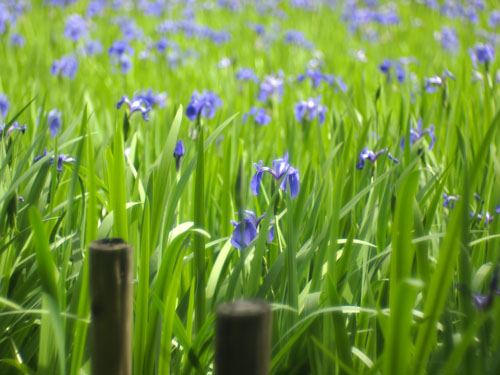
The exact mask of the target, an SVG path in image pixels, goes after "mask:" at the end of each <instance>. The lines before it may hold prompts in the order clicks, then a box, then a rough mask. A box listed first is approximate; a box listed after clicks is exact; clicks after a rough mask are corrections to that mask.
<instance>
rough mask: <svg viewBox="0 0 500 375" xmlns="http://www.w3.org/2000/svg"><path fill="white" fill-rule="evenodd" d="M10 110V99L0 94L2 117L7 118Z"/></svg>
mask: <svg viewBox="0 0 500 375" xmlns="http://www.w3.org/2000/svg"><path fill="white" fill-rule="evenodd" d="M9 108H10V103H9V99H7V95H5V94H3V93H1V94H0V113H1V114H2V117H3V118H5V116H7V113H8V112H9Z"/></svg>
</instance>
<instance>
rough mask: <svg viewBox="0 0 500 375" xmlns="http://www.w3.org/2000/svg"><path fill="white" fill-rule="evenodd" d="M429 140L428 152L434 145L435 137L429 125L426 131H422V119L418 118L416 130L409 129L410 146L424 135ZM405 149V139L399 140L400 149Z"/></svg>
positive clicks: (432, 128)
mask: <svg viewBox="0 0 500 375" xmlns="http://www.w3.org/2000/svg"><path fill="white" fill-rule="evenodd" d="M426 134H427V135H428V136H429V137H430V138H431V143H430V145H429V150H432V148H433V147H434V143H435V142H436V135H435V134H434V125H430V126H429V127H428V128H427V129H422V119H421V118H419V119H418V122H417V128H410V146H411V145H413V144H414V143H415V142H416V141H418V140H419V139H421V138H423V137H424V136H425V135H426ZM404 148H405V137H403V139H402V140H401V149H404Z"/></svg>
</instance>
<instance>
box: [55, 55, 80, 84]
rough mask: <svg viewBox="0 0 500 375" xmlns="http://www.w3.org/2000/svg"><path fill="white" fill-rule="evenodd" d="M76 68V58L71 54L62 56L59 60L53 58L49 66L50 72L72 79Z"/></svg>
mask: <svg viewBox="0 0 500 375" xmlns="http://www.w3.org/2000/svg"><path fill="white" fill-rule="evenodd" d="M77 69H78V60H77V59H76V57H75V56H73V55H66V56H62V57H61V58H60V59H59V60H54V61H53V62H52V66H51V67H50V73H51V74H52V75H54V76H57V75H61V77H64V78H69V79H73V78H75V75H76V71H77Z"/></svg>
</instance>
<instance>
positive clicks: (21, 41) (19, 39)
mask: <svg viewBox="0 0 500 375" xmlns="http://www.w3.org/2000/svg"><path fill="white" fill-rule="evenodd" d="M10 42H11V43H12V45H13V46H15V47H24V45H25V44H26V38H24V36H23V35H22V34H19V33H13V34H12V35H11V36H10Z"/></svg>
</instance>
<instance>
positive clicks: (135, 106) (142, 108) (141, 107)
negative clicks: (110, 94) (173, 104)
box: [116, 95, 151, 121]
mask: <svg viewBox="0 0 500 375" xmlns="http://www.w3.org/2000/svg"><path fill="white" fill-rule="evenodd" d="M124 103H125V104H126V105H127V107H128V108H127V116H128V118H130V117H131V116H132V114H133V113H134V112H140V113H141V115H142V118H143V119H144V121H149V117H148V113H149V111H151V106H148V103H147V102H145V101H144V100H143V99H141V98H136V97H134V98H133V99H132V100H130V99H129V98H128V97H127V96H126V95H123V96H122V98H121V99H120V100H119V101H118V103H116V108H117V109H120V108H121V107H122V105H123V104H124Z"/></svg>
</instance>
